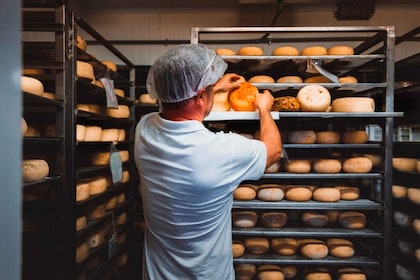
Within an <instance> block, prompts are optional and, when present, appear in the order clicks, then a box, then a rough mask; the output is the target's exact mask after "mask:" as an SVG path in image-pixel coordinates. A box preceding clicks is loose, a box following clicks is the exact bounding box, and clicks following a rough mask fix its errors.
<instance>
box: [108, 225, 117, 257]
mask: <svg viewBox="0 0 420 280" xmlns="http://www.w3.org/2000/svg"><path fill="white" fill-rule="evenodd" d="M117 240H118V235H117V233H116V232H114V233H112V236H111V238H110V239H108V259H109V260H110V259H112V258H113V257H114V256H115V255H116V254H117V253H118V244H117Z"/></svg>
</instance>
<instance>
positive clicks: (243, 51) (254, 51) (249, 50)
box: [237, 46, 264, 56]
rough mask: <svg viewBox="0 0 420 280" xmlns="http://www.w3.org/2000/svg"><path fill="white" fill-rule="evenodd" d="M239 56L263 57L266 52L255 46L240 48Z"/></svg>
mask: <svg viewBox="0 0 420 280" xmlns="http://www.w3.org/2000/svg"><path fill="white" fill-rule="evenodd" d="M237 54H238V55H249V56H256V55H263V54H264V52H263V50H262V49H261V48H260V47H254V46H246V47H241V48H239V50H238V52H237Z"/></svg>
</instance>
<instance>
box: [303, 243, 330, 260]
mask: <svg viewBox="0 0 420 280" xmlns="http://www.w3.org/2000/svg"><path fill="white" fill-rule="evenodd" d="M298 244H299V251H300V254H301V255H302V256H304V257H306V258H309V259H324V258H326V257H327V256H328V246H327V244H326V243H325V242H324V241H322V240H318V239H303V240H299V242H298Z"/></svg>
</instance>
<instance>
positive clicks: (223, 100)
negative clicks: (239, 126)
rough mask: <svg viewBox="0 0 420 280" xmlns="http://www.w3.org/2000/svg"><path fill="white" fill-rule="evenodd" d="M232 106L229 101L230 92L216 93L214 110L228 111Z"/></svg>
mask: <svg viewBox="0 0 420 280" xmlns="http://www.w3.org/2000/svg"><path fill="white" fill-rule="evenodd" d="M230 108H231V106H230V103H229V92H228V91H225V92H218V93H217V94H215V95H214V99H213V107H212V111H217V112H226V111H229V110H230Z"/></svg>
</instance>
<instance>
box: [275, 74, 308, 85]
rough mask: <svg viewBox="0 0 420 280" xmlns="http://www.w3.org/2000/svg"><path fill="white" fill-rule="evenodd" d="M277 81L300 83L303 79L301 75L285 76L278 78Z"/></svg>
mask: <svg viewBox="0 0 420 280" xmlns="http://www.w3.org/2000/svg"><path fill="white" fill-rule="evenodd" d="M276 83H279V84H281V83H285V84H289V83H290V84H300V83H303V80H302V78H301V77H299V76H283V77H280V78H278V79H277V80H276Z"/></svg>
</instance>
